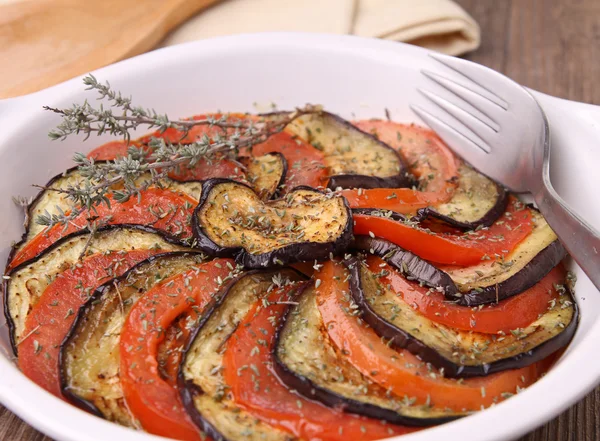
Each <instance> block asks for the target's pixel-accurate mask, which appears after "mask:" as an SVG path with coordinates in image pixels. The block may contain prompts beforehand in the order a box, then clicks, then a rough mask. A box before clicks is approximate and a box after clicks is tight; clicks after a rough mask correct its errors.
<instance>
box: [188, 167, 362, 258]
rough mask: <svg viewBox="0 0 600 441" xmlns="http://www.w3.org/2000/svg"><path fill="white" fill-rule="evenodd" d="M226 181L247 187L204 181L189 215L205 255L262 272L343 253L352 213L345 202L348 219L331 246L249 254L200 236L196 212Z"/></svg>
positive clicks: (304, 245)
mask: <svg viewBox="0 0 600 441" xmlns="http://www.w3.org/2000/svg"><path fill="white" fill-rule="evenodd" d="M229 182H235V183H236V184H237V185H244V186H246V187H248V188H250V187H249V186H247V185H246V184H242V183H239V182H236V181H232V180H230V179H224V178H215V179H209V180H207V181H204V183H203V184H202V195H201V197H200V203H199V204H198V206H197V207H196V209H195V210H194V214H193V216H192V231H193V232H194V237H195V238H196V241H195V247H196V248H199V249H200V250H202V251H203V252H205V253H206V254H208V255H209V256H214V257H232V258H234V259H235V261H236V263H238V264H240V265H242V266H243V267H244V268H248V269H264V268H271V267H274V266H285V265H289V264H291V263H296V262H303V261H313V260H315V259H316V260H318V259H323V258H327V257H329V256H330V255H331V254H333V255H339V254H341V253H343V252H344V251H345V250H346V249H347V248H348V246H349V245H350V243H351V242H352V239H353V235H352V213H351V211H350V208H349V207H348V203H347V202H346V201H345V200H344V204H345V207H346V211H347V214H348V220H347V222H346V227H345V229H344V233H343V234H342V235H341V236H340V237H339V238H338V239H337V240H336V241H335V242H333V243H314V242H298V243H293V244H290V245H286V246H284V247H282V248H279V249H277V250H273V251H271V252H269V253H263V254H251V253H248V252H247V251H246V250H245V249H243V248H242V247H222V246H220V245H218V244H216V243H215V242H213V241H212V240H211V239H210V238H209V237H208V236H207V235H206V234H205V233H204V229H203V228H202V227H201V226H200V223H199V222H198V213H199V211H200V209H201V208H202V206H203V205H204V204H205V203H207V202H206V201H207V200H208V198H209V196H210V193H211V191H212V189H213V188H214V187H215V186H217V185H219V184H222V183H229ZM295 190H310V191H314V192H319V191H318V190H315V189H314V188H311V187H306V186H299V187H295V188H294V189H293V190H292V191H295ZM288 194H289V193H288Z"/></svg>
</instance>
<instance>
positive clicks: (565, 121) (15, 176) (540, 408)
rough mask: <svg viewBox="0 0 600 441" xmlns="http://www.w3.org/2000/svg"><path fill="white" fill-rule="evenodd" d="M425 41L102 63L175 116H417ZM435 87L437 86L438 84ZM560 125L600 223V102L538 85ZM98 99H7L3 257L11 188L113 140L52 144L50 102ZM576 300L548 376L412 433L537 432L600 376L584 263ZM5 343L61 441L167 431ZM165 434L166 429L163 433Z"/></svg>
mask: <svg viewBox="0 0 600 441" xmlns="http://www.w3.org/2000/svg"><path fill="white" fill-rule="evenodd" d="M427 54H428V52H427V51H426V50H423V49H420V48H417V47H413V46H407V45H403V44H399V43H391V42H385V41H379V40H371V39H361V38H355V37H340V36H326V35H315V34H313V35H310V34H255V35H240V36H234V37H225V38H218V39H212V40H204V41H201V42H196V43H190V44H185V45H181V46H175V47H170V48H167V49H161V50H158V51H155V52H152V53H149V54H146V55H142V56H139V57H136V58H133V59H130V60H127V61H124V62H121V63H118V64H115V65H112V66H109V67H106V68H104V69H100V70H98V71H97V72H95V75H96V76H97V77H98V78H99V79H100V80H109V81H110V83H111V84H112V85H113V86H114V87H115V88H116V89H119V90H121V91H123V92H124V93H125V94H131V95H132V96H133V97H134V99H135V102H136V103H137V104H139V105H142V106H150V107H154V108H156V109H157V110H158V111H160V112H167V113H168V114H169V115H170V116H171V117H176V116H187V115H191V114H195V113H202V112H205V111H215V110H218V109H221V110H227V111H234V110H237V111H256V110H257V109H256V107H255V103H258V106H259V109H258V110H265V106H268V105H269V104H270V103H272V102H273V103H276V104H277V105H278V107H279V108H282V109H288V108H291V107H293V106H296V105H302V104H304V103H307V102H310V103H320V104H323V105H324V106H325V107H326V108H327V109H328V110H330V111H332V112H336V113H339V114H341V115H342V116H345V117H356V118H366V117H383V116H384V109H385V108H387V109H389V111H390V113H391V116H392V118H393V119H394V120H398V121H405V122H406V121H416V122H418V119H417V118H416V117H415V115H414V114H413V113H412V112H411V111H410V110H409V107H408V104H409V103H410V102H411V101H413V100H417V97H418V95H417V92H416V88H417V87H418V86H419V85H421V84H422V83H423V81H426V80H425V78H423V77H422V76H421V75H420V73H419V71H420V69H422V68H426V69H429V70H439V69H441V66H440V65H439V64H436V63H435V62H434V61H433V60H432V59H431V58H430V57H428V55H427ZM430 86H431V85H430ZM536 97H538V98H539V99H540V102H541V104H542V106H543V107H544V110H545V111H546V113H547V115H548V117H549V120H550V126H551V131H552V141H553V145H552V173H553V176H552V178H553V182H554V183H555V185H556V188H557V189H558V191H559V192H560V193H561V195H562V196H563V197H564V198H565V199H566V200H567V201H568V202H569V203H571V204H572V205H573V207H574V208H576V209H577V210H578V211H579V212H580V213H581V214H582V215H583V216H584V217H585V218H586V219H588V220H589V221H590V222H591V223H592V224H594V225H595V226H597V227H598V226H600V204H598V202H597V201H598V195H597V194H596V191H598V190H599V189H600V179H599V178H598V176H599V174H598V167H600V141H599V139H600V110H598V108H596V107H593V106H588V105H583V104H578V103H572V102H568V101H564V100H558V99H556V98H552V97H548V96H545V95H541V94H536ZM85 98H91V99H93V98H94V96H93V95H91V94H90V93H89V92H84V91H83V87H82V83H81V80H80V79H74V80H71V81H68V82H66V83H63V84H60V85H58V86H55V87H52V88H50V89H47V90H44V91H41V92H38V93H35V94H32V95H28V96H25V97H22V98H18V99H11V100H5V101H0V129H1V130H0V231H1V235H0V260H2V261H4V260H5V259H6V256H7V253H8V250H9V246H10V243H11V241H13V240H15V239H17V238H19V237H20V235H21V232H22V213H21V212H20V210H19V209H18V208H17V207H16V206H15V205H14V204H13V202H12V201H11V196H13V195H22V196H30V195H33V194H34V193H35V190H34V189H33V188H32V187H31V184H32V183H37V184H42V183H45V182H46V181H47V179H48V178H49V177H51V176H52V175H54V174H56V173H58V172H59V171H61V170H64V169H65V168H67V167H68V166H69V165H70V157H71V154H72V153H73V152H75V151H87V150H89V149H91V148H92V147H94V146H96V145H98V144H100V143H101V142H103V141H105V140H106V139H107V138H101V139H97V138H92V139H90V140H89V141H87V142H86V143H85V144H82V142H81V139H76V138H70V139H68V140H67V141H64V142H50V141H49V140H48V138H47V132H48V130H49V129H51V128H52V127H53V126H54V125H56V124H57V123H58V122H59V118H58V117H57V116H56V115H53V114H51V113H49V112H45V111H43V110H42V105H51V106H57V107H65V106H69V105H70V104H71V103H73V102H82V101H83V100H84V99H85ZM576 271H577V276H578V278H579V281H578V283H577V289H576V297H577V301H578V303H579V305H580V307H581V323H580V326H579V329H578V331H577V335H576V337H575V339H574V341H573V342H572V344H571V345H570V347H569V348H568V350H567V352H566V353H565V355H564V356H563V358H562V359H561V360H560V362H559V363H558V364H557V366H556V367H555V368H554V369H552V370H551V372H550V373H549V374H548V375H547V376H546V377H544V378H543V379H541V380H540V381H539V382H538V383H536V384H535V385H533V386H532V387H530V388H529V389H527V390H526V391H524V392H523V393H521V394H519V395H518V396H515V397H513V398H511V399H509V400H508V401H506V402H503V403H502V404H500V405H498V406H496V407H494V408H492V409H489V410H486V411H484V412H481V413H478V414H476V415H473V416H470V417H467V418H463V419H461V420H459V421H456V422H453V423H449V424H446V425H443V426H439V427H436V428H432V429H428V430H425V431H422V432H420V433H416V434H413V435H408V436H405V437H402V440H403V441H433V440H440V439H445V440H461V441H471V440H472V441H493V440H509V439H513V438H516V437H518V436H519V435H521V434H523V433H525V432H527V431H529V430H532V429H534V428H535V427H536V426H538V425H540V424H542V423H543V422H545V421H546V420H548V419H550V418H552V417H553V416H555V415H556V414H558V413H559V412H560V411H562V410H564V409H565V408H566V407H567V406H569V405H571V404H572V403H574V402H575V401H576V400H578V399H580V398H581V397H583V395H584V394H585V393H586V392H588V391H589V390H591V389H592V388H593V387H594V386H595V385H596V384H597V383H598V382H599V381H600V320H598V316H599V314H598V311H600V294H599V293H598V292H597V291H596V290H595V289H594V287H593V286H592V284H591V283H590V282H589V280H588V279H587V278H586V277H585V275H583V273H581V271H579V270H578V269H576ZM0 345H1V347H2V348H3V353H4V355H3V356H0V379H1V380H0V401H1V402H2V403H3V404H4V405H6V406H7V407H8V408H9V409H11V410H12V411H14V412H16V413H17V414H18V415H19V416H21V417H22V418H23V419H25V420H26V421H27V422H29V423H30V424H32V425H33V426H35V427H37V428H38V429H40V430H41V431H43V432H45V433H47V434H48V435H49V436H51V437H53V438H56V439H57V440H60V441H105V440H119V441H141V440H145V441H149V440H152V439H156V440H157V439H159V438H158V437H154V436H151V435H147V434H144V433H140V432H134V431H132V430H129V429H125V428H122V427H119V426H117V425H115V424H112V423H109V422H106V421H103V420H101V419H99V418H96V417H94V416H91V415H88V414H86V413H85V412H83V411H80V410H78V409H77V408H75V407H72V406H70V405H69V404H66V403H65V402H63V401H61V400H59V399H57V398H55V397H54V396H52V395H50V394H48V393H46V392H45V391H44V390H42V389H41V388H39V387H38V386H36V385H35V384H34V383H32V382H30V381H29V380H28V379H27V378H26V377H25V376H23V375H22V374H21V373H20V372H19V371H18V370H17V368H16V367H15V365H14V363H13V360H12V358H11V355H10V349H9V344H8V338H7V333H6V327H4V328H3V329H2V335H1V340H0ZM161 439H162V438H161Z"/></svg>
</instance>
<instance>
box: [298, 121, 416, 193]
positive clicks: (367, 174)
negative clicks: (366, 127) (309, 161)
mask: <svg viewBox="0 0 600 441" xmlns="http://www.w3.org/2000/svg"><path fill="white" fill-rule="evenodd" d="M287 130H290V131H291V132H293V133H295V134H296V135H297V136H299V137H300V138H302V139H305V140H307V141H308V142H309V143H311V144H312V145H313V146H315V147H316V148H317V149H319V150H321V151H322V152H323V154H324V161H325V164H326V165H327V167H328V168H329V171H330V175H331V178H330V179H329V184H328V186H329V188H337V187H342V188H358V187H360V188H397V187H410V186H411V185H412V183H413V182H412V177H411V176H410V175H409V174H408V172H407V167H406V165H405V164H404V161H403V160H402V158H401V157H400V155H398V154H397V153H396V152H395V151H394V149H392V148H391V147H390V146H388V145H386V144H384V143H383V142H381V141H379V140H378V139H377V138H375V137H374V136H372V135H370V134H368V133H365V132H363V131H361V130H359V129H358V128H356V127H355V126H353V125H352V124H350V123H349V122H348V121H345V120H343V119H342V118H340V117H339V116H336V115H333V114H331V113H327V112H319V113H313V114H309V115H304V116H301V117H299V118H296V119H295V120H294V121H292V123H291V124H289V125H288V127H287Z"/></svg>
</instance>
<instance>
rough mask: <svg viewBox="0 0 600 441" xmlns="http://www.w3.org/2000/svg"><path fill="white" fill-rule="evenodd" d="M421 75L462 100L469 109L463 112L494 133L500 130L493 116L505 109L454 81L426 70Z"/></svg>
mask: <svg viewBox="0 0 600 441" xmlns="http://www.w3.org/2000/svg"><path fill="white" fill-rule="evenodd" d="M421 73H422V74H423V75H425V76H426V77H427V78H429V79H430V80H432V81H434V82H436V83H437V84H439V85H440V86H442V87H443V88H445V89H447V90H449V91H450V92H452V93H453V94H454V95H456V96H457V97H459V98H460V99H461V100H463V101H464V102H465V103H466V104H467V105H468V107H469V110H467V109H464V110H467V111H468V112H469V113H471V114H473V115H474V116H476V117H477V118H479V119H480V120H482V121H483V122H485V123H486V124H487V125H488V126H490V127H491V128H492V129H494V131H496V132H498V131H499V130H500V126H499V125H498V123H497V122H496V121H495V120H494V118H493V116H494V115H498V112H503V111H506V109H504V108H503V107H500V106H498V105H497V104H496V103H495V102H493V101H490V100H489V99H488V98H487V97H485V96H483V95H481V94H479V93H477V92H476V91H474V90H472V89H469V88H468V87H467V86H465V85H463V84H460V83H457V82H456V81H454V80H451V79H449V78H446V77H443V76H442V75H438V74H436V73H433V72H431V71H428V70H422V71H421Z"/></svg>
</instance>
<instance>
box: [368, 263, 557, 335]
mask: <svg viewBox="0 0 600 441" xmlns="http://www.w3.org/2000/svg"><path fill="white" fill-rule="evenodd" d="M367 265H368V267H369V269H370V270H371V271H372V272H373V273H380V272H381V271H382V270H384V271H386V272H387V274H386V275H384V276H383V277H381V278H380V279H379V280H380V282H381V283H382V284H383V285H385V286H389V287H391V289H392V290H393V291H394V292H395V293H396V294H397V295H398V296H399V297H401V298H402V299H403V300H404V301H405V302H406V303H408V304H409V305H411V306H412V307H414V308H415V310H416V311H418V312H419V313H421V314H423V315H424V316H425V317H427V318H428V319H430V320H432V321H434V322H436V323H441V324H443V325H446V326H450V327H453V328H456V329H460V330H463V331H473V332H480V333H483V334H497V333H499V332H505V333H510V330H511V329H517V328H524V327H527V326H529V325H530V324H531V323H532V322H534V321H535V320H537V318H538V316H539V315H540V314H542V313H544V312H545V311H546V310H547V309H548V302H551V301H552V299H558V297H559V295H558V293H557V292H556V290H555V289H554V284H560V283H563V281H564V279H565V274H564V270H563V269H562V268H560V267H556V268H554V269H553V270H552V271H551V272H550V274H548V275H547V276H546V277H544V278H543V279H542V280H540V281H539V282H538V283H536V284H535V285H534V286H533V287H531V288H529V289H527V290H525V291H523V292H522V293H520V294H519V295H517V296H513V297H510V298H508V299H506V300H502V301H501V302H499V303H498V304H493V305H485V306H483V307H482V308H478V307H475V308H469V307H466V306H460V305H457V304H456V303H453V302H448V301H447V300H446V298H445V297H444V294H442V293H440V292H438V291H430V290H429V289H428V288H426V287H424V286H421V285H420V284H419V283H417V282H413V281H409V280H407V279H406V278H404V277H403V276H402V275H401V274H400V273H399V272H398V271H396V270H395V269H394V268H392V267H391V266H390V265H388V264H387V263H386V262H385V261H384V260H382V259H380V258H379V257H376V256H368V257H367Z"/></svg>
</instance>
